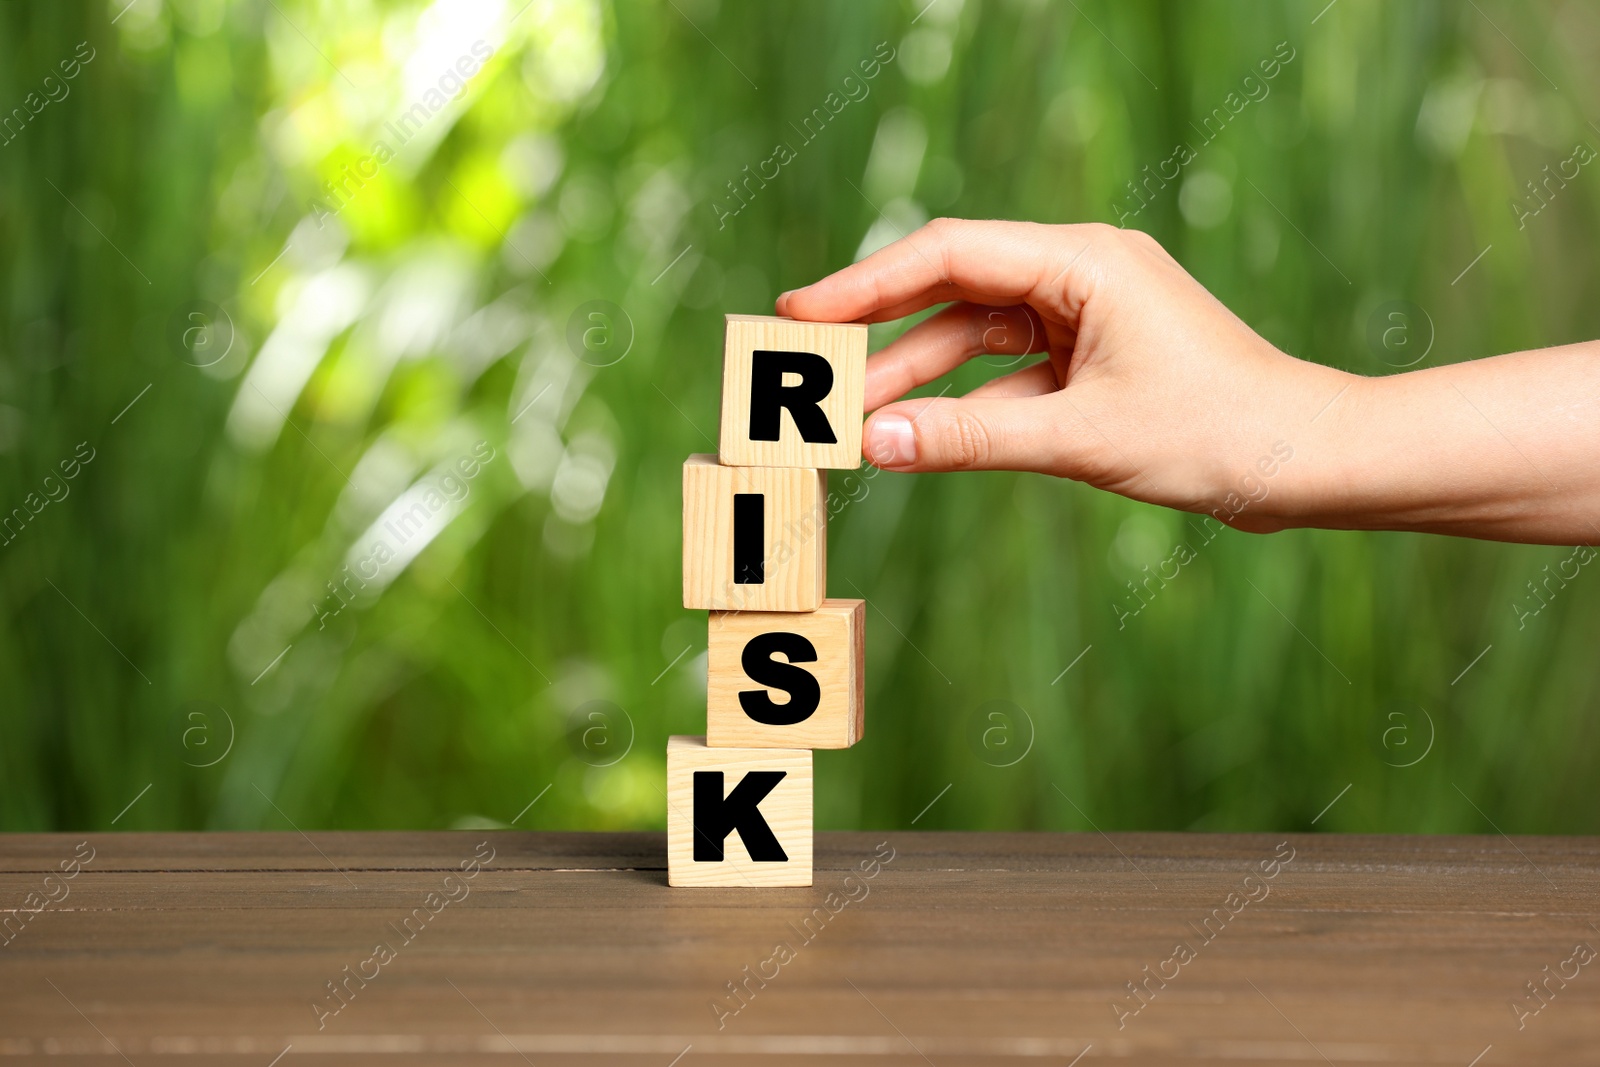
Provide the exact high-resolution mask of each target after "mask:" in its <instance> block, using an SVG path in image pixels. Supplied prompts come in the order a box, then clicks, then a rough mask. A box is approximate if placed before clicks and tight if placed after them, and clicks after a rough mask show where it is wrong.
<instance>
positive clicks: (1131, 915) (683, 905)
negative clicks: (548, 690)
mask: <svg viewBox="0 0 1600 1067" xmlns="http://www.w3.org/2000/svg"><path fill="white" fill-rule="evenodd" d="M1285 840H1286V841H1287V843H1286V844H1280V843H1281V842H1285ZM80 842H87V843H86V844H83V845H80ZM817 845H818V849H817V865H816V881H815V885H814V886H813V888H811V889H765V890H714V889H677V890H673V889H668V888H667V887H666V876H665V871H664V870H663V866H664V858H665V841H664V837H663V835H661V834H652V833H632V834H587V833H582V834H580V833H567V834H560V833H516V832H509V833H508V832H476V833H475V832H465V833H456V832H451V833H315V834H308V835H302V834H296V833H253V834H104V833H91V834H84V835H58V834H50V835H0V908H3V909H6V910H0V924H3V925H4V927H5V936H7V937H9V938H10V940H9V942H7V943H6V944H4V946H3V947H0V1061H3V1062H16V1061H19V1060H25V1059H39V1060H40V1061H41V1062H45V1061H47V1062H51V1063H91V1062H92V1063H122V1062H124V1061H126V1062H129V1063H133V1064H137V1065H139V1067H144V1065H146V1064H161V1063H182V1064H200V1063H219V1064H221V1063H227V1064H251V1065H255V1067H268V1065H269V1064H271V1063H273V1062H277V1063H278V1064H281V1065H282V1067H295V1065H296V1064H300V1063H313V1062H317V1063H326V1064H354V1063H359V1062H364V1061H368V1060H378V1059H386V1060H390V1061H395V1062H408V1063H415V1064H424V1063H426V1064H454V1063H466V1062H468V1061H475V1062H478V1061H493V1062H495V1063H499V1064H511V1063H517V1064H520V1063H523V1062H527V1063H531V1064H539V1065H541V1067H544V1065H551V1064H563V1063H569V1062H578V1061H580V1060H583V1061H585V1062H604V1063H617V1064H650V1065H653V1067H669V1065H671V1064H674V1063H679V1064H682V1065H683V1067H693V1065H694V1064H696V1063H710V1062H716V1063H739V1062H760V1063H763V1064H787V1063H794V1064H800V1063H806V1064H821V1063H826V1064H844V1063H852V1062H859V1063H871V1064H895V1063H903V1064H922V1063H934V1064H938V1065H940V1067H944V1065H947V1064H976V1063H1053V1064H1060V1065H1062V1067H1066V1065H1068V1064H1071V1063H1073V1062H1075V1060H1076V1061H1077V1062H1080V1063H1082V1064H1085V1065H1087V1064H1089V1063H1092V1062H1093V1061H1094V1060H1096V1059H1118V1060H1121V1061H1123V1062H1127V1063H1152V1064H1153V1063H1171V1062H1177V1061H1189V1060H1195V1061H1206V1062H1212V1063H1251V1064H1259V1063H1291V1062H1304V1063H1318V1064H1320V1063H1323V1062H1329V1063H1419V1064H1420V1063H1452V1064H1459V1065H1461V1067H1467V1065H1468V1064H1471V1063H1474V1062H1476V1063H1477V1064H1479V1065H1480V1067H1498V1065H1501V1064H1508V1063H1562V1064H1573V1063H1600V960H1589V959H1588V957H1589V956H1592V954H1593V950H1594V949H1600V926H1597V925H1596V924H1597V923H1600V841H1597V840H1594V839H1573V838H1516V839H1509V838H1504V837H1346V836H1332V835H1293V836H1289V837H1288V838H1287V839H1285V838H1284V837H1283V836H1281V835H1271V836H1268V835H1215V834H1112V835H1109V836H1102V835H1097V834H967V833H963V834H941V833H905V832H901V831H885V832H882V833H826V834H821V835H819V837H818V842H817ZM75 851H76V852H77V854H78V856H79V860H78V861H77V862H76V865H74V861H73V856H74V853H75ZM91 854H92V858H90V859H88V860H87V861H86V862H85V861H84V860H83V857H85V856H89V855H91ZM475 855H476V856H477V857H478V859H477V860H475V859H474V856H475ZM1275 857H1276V860H1275ZM1289 857H1292V858H1289ZM64 863H65V865H66V870H67V871H69V872H71V871H75V872H76V873H75V876H74V877H72V878H70V879H67V878H65V876H64V873H63V871H62V867H63V864H64ZM863 864H865V869H863ZM49 872H55V874H54V875H53V876H52V877H51V878H50V879H49V880H47V878H46V876H47V874H48V873H49ZM1247 876H1248V878H1247ZM30 894H34V895H33V896H30ZM430 894H432V895H431V896H430ZM830 894H832V896H831V897H830ZM51 896H54V897H55V898H56V899H55V901H54V902H51V903H48V904H47V906H45V907H43V909H42V910H33V909H37V908H38V906H39V904H40V902H41V901H44V900H49V898H50V897H51ZM808 918H809V924H808V922H807V920H808ZM408 919H409V923H408V921H407V920H408ZM1180 942H1181V943H1183V944H1184V945H1185V946H1186V947H1187V949H1188V952H1187V954H1185V953H1182V952H1180V953H1176V954H1175V952H1174V950H1175V948H1176V947H1177V946H1178V944H1179V943H1180ZM380 943H381V944H382V945H384V946H386V947H387V949H388V952H387V954H385V953H375V951H374V950H375V948H377V947H378V946H379V945H380ZM780 944H782V945H785V946H787V948H788V952H783V951H777V952H775V948H777V946H779V945H780ZM1580 945H1582V946H1585V948H1584V949H1582V950H1579V951H1577V952H1576V954H1575V946H1580ZM1580 960H1581V961H1583V962H1579V961H1580ZM747 967H748V968H749V970H746V968H747ZM1147 967H1148V968H1149V969H1148V970H1146V968H1147ZM1546 967H1548V968H1549V970H1546V969H1545V968H1546ZM346 968H349V969H348V970H347V969H346ZM1562 971H1565V972H1566V974H1567V975H1568V977H1566V978H1562V977H1561V976H1560V974H1561V972H1562ZM1530 981H1543V982H1544V983H1545V985H1544V986H1543V987H1542V999H1535V998H1534V997H1533V996H1532V995H1531V994H1529V993H1528V990H1527V988H1526V986H1525V983H1527V982H1530ZM1130 982H1132V983H1135V984H1139V983H1143V984H1142V986H1141V992H1140V993H1139V994H1138V995H1135V994H1134V993H1133V992H1130V988H1129V986H1128V983H1130ZM329 983H338V984H339V994H338V995H337V996H335V995H334V994H333V993H332V992H330V989H331V988H332V987H331V986H330V984H329ZM729 983H734V984H735V987H738V988H739V991H740V993H741V994H742V995H741V996H739V997H735V996H734V995H732V994H731V993H730V985H729ZM741 983H742V986H741V985H740V984H741ZM718 1005H720V1007H718ZM1516 1005H1520V1006H1521V1010H1522V1011H1524V1012H1527V1013H1528V1014H1525V1015H1523V1016H1522V1017H1521V1018H1520V1019H1519V1017H1518V1014H1517V1008H1516V1007H1514V1006H1516ZM1536 1008H1537V1009H1538V1010H1537V1012H1535V1011H1534V1009H1536ZM1136 1009H1137V1010H1136ZM719 1024H720V1025H719ZM1519 1024H1520V1028H1519ZM319 1026H320V1028H319ZM285 1050H287V1052H286V1053H285ZM280 1054H283V1058H282V1059H279V1060H277V1061H274V1057H278V1056H280ZM680 1056H681V1059H680V1058H678V1057H680ZM1080 1056H1081V1057H1082V1059H1081V1060H1077V1059H1076V1058H1077V1057H1080ZM1475 1057H1481V1058H1478V1059H1476V1060H1475Z"/></svg>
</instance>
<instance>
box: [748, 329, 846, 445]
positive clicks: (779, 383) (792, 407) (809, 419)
mask: <svg viewBox="0 0 1600 1067" xmlns="http://www.w3.org/2000/svg"><path fill="white" fill-rule="evenodd" d="M785 374H795V375H798V376H799V377H800V381H799V382H798V383H797V384H795V385H784V384H783V376H784V375H785ZM832 391H833V365H832V364H830V363H829V362H828V361H827V360H826V359H823V358H822V357H821V356H820V355H818V354H817V353H815V352H770V351H767V350H765V349H756V350H755V351H754V352H752V353H750V440H752V441H776V440H778V437H779V430H780V429H781V428H782V425H783V412H784V411H785V410H787V411H788V412H789V417H790V418H792V419H793V420H794V425H795V428H796V429H797V430H799V431H800V439H801V440H802V441H805V442H806V443H807V444H812V445H832V444H838V442H839V439H838V437H836V436H834V432H833V427H832V426H831V425H829V423H828V416H827V414H826V413H825V412H824V411H823V410H822V401H823V400H825V399H827V396H828V394H829V393H830V392H832Z"/></svg>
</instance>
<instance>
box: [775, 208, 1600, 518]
mask: <svg viewBox="0 0 1600 1067" xmlns="http://www.w3.org/2000/svg"><path fill="white" fill-rule="evenodd" d="M952 301H953V303H951V306H949V307H947V308H945V309H944V310H942V311H940V312H939V313H938V314H936V315H934V316H932V317H931V318H929V319H927V320H926V321H924V322H922V323H919V324H918V325H917V326H915V327H913V328H912V329H911V330H908V331H907V332H906V333H905V334H904V335H903V336H901V337H900V338H898V339H897V340H896V341H894V342H893V343H892V344H890V345H889V346H887V347H886V348H885V349H884V350H883V351H881V352H879V353H876V354H875V355H874V356H872V358H871V360H870V361H869V363H868V369H867V408H868V410H872V411H875V413H874V414H873V416H872V417H871V419H869V420H868V423H867V432H866V435H865V438H864V445H863V451H864V453H865V454H866V456H867V458H868V459H870V460H872V461H873V462H874V463H876V464H877V465H878V466H881V467H884V468H885V469H888V470H899V471H941V470H984V469H1001V470H1029V471H1039V472H1042V473H1047V474H1054V475H1058V476H1060V477H1065V478H1073V479H1076V480H1078V481H1084V482H1088V483H1089V484H1091V485H1095V486H1098V487H1100V488H1102V489H1107V490H1110V491H1112V492H1116V493H1121V494H1123V495H1125V496H1129V497H1133V498H1135V499H1138V500H1144V501H1148V502H1151V503H1156V504H1164V505H1167V506H1169V507H1175V508H1180V509H1182V510H1185V511H1192V512H1197V513H1202V514H1210V515H1212V516H1214V517H1215V518H1216V519H1218V520H1219V521H1222V522H1226V523H1228V524H1229V525H1231V526H1235V527H1238V528H1239V529H1244V530H1254V531H1261V532H1265V531H1271V530H1278V529H1284V528H1286V527H1292V526H1320V527H1330V528H1337V529H1393V530H1421V531H1432V532H1438V533H1450V534H1458V535H1462V536H1469V537H1482V538H1492V539H1497V540H1505V541H1527V542H1536V543H1549V544H1596V543H1600V342H1594V343H1588V344H1581V345H1570V346H1567V347H1564V348H1553V349H1546V350H1542V351H1536V352H1522V353H1516V354H1514V355H1507V356H1497V357H1494V358H1491V359H1481V360H1476V361H1473V362H1469V363H1461V364H1456V365H1453V366H1446V367H1437V368H1431V369H1427V370H1421V371H1413V372H1409V373H1404V374H1396V375H1393V376H1390V377H1386V378H1363V377H1360V376H1357V375H1352V374H1347V373H1344V372H1342V371H1337V370H1333V369H1331V368H1328V367H1323V366H1320V365H1318V364H1314V363H1308V362H1305V361H1303V360H1299V359H1295V358H1293V357H1291V356H1288V355H1286V354H1284V353H1282V352H1280V351H1278V350H1277V349H1276V348H1274V347H1273V346H1272V345H1270V344H1268V343H1267V342H1266V341H1264V340H1263V339H1262V338H1261V337H1260V336H1259V335H1257V334H1256V333H1255V332H1254V331H1252V330H1251V329H1250V328H1249V327H1248V326H1246V325H1245V324H1244V323H1243V322H1241V321H1240V320H1239V319H1238V318H1237V317H1236V316H1234V315H1233V314H1232V313H1231V312H1230V311H1228V309H1227V308H1225V307H1223V306H1222V304H1220V303H1219V302H1218V301H1217V300H1216V299H1215V298H1214V297H1212V296H1211V295H1210V294H1209V293H1208V292H1206V290H1205V289H1204V288H1203V287H1201V286H1200V285H1199V284H1198V283H1197V282H1196V281H1195V280H1194V279H1193V278H1191V277H1190V276H1189V275H1188V273H1186V272H1185V271H1184V270H1183V268H1182V267H1181V266H1179V265H1178V264H1177V262H1176V261H1174V260H1173V259H1172V258H1171V257H1170V256H1169V255H1167V254H1166V252H1165V251H1164V250H1162V249H1161V247H1160V246H1159V245H1158V244H1157V243H1156V242H1155V241H1154V240H1152V239H1150V238H1149V237H1148V236H1146V235H1145V234H1142V233H1139V232H1138V231H1132V230H1119V229H1116V228H1114V227H1109V226H1101V225H1082V226H1043V225H1036V224H1032V223H1020V222H962V221H956V220H947V219H941V220H937V221H935V222H933V223H930V224H929V225H928V226H926V227H923V228H922V229H921V230H918V231H917V232H916V233H914V234H912V235H911V236H910V237H908V238H906V239H905V240H902V241H898V242H896V243H895V244H893V245H890V246H889V247H888V248H885V249H883V250H882V251H879V252H877V253H875V254H874V255H872V256H870V257H868V258H867V259H865V260H863V261H862V262H860V263H857V264H854V265H853V266H850V267H847V268H845V269H844V270H842V271H839V272H838V273H836V274H833V275H830V276H829V277H827V278H824V279H822V280H821V281H819V282H817V283H816V284H815V285H811V286H807V287H806V288H804V289H798V290H795V291H793V292H790V293H785V294H784V295H783V296H782V297H780V298H779V300H778V312H779V314H784V315H791V316H793V317H795V318H800V319H812V320H818V321H830V320H831V321H864V322H879V321H884V320H888V319H894V318H899V317H902V316H904V315H909V314H912V313H914V312H917V311H921V310H923V309H925V308H928V307H931V306H933V305H935V304H941V303H947V302H952ZM994 353H1011V354H1018V355H1020V354H1026V353H1044V354H1045V356H1046V358H1045V359H1043V360H1040V361H1038V362H1035V363H1033V364H1031V365H1029V366H1026V367H1024V368H1022V369H1021V370H1018V371H1014V372H1012V373H1011V374H1008V375H1006V376H1004V377H1002V378H998V379H996V380H994V381H992V382H989V383H987V384H985V385H983V386H982V387H980V388H979V389H977V390H975V391H974V392H973V393H972V394H970V395H968V396H965V397H948V398H941V399H925V400H910V401H900V400H899V399H898V398H899V397H901V396H903V395H904V394H905V393H906V392H907V391H909V390H910V389H912V388H915V387H916V386H919V385H922V384H925V383H926V382H929V381H932V380H933V379H935V378H937V377H939V376H941V375H943V374H944V373H946V372H948V371H949V370H951V369H952V368H954V367H955V366H957V365H959V364H960V363H961V362H963V361H964V360H966V359H970V358H972V357H974V356H978V355H984V354H994Z"/></svg>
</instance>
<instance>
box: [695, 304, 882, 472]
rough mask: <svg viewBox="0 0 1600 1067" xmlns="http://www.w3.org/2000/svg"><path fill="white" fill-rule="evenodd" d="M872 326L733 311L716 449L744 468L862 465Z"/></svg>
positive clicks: (726, 340)
mask: <svg viewBox="0 0 1600 1067" xmlns="http://www.w3.org/2000/svg"><path fill="white" fill-rule="evenodd" d="M866 382H867V328H866V327H865V326H863V325H860V324H857V323H838V322H797V321H796V320H794V319H782V318H774V317H772V316H768V315H729V316H727V326H726V332H725V334H724V340H723V353H722V434H721V439H720V440H719V441H718V444H717V456H718V458H719V459H721V461H722V462H723V463H727V464H730V465H732V466H738V467H823V468H833V469H835V470H854V469H855V468H856V467H859V466H860V465H861V419H862V403H863V399H862V398H863V394H864V393H865V391H866Z"/></svg>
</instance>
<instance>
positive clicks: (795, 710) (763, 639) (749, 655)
mask: <svg viewBox="0 0 1600 1067" xmlns="http://www.w3.org/2000/svg"><path fill="white" fill-rule="evenodd" d="M777 653H782V654H783V655H784V656H786V657H787V658H788V660H789V662H788V663H785V662H783V660H779V659H773V656H774V655H775V654H777ZM816 661H817V649H816V646H815V645H813V644H812V643H811V642H810V641H807V640H806V639H805V638H804V637H802V636H801V635H800V634H795V633H788V632H785V631H782V630H779V631H775V632H773V633H767V634H757V635H756V636H755V637H752V638H751V639H750V640H749V641H748V642H747V643H746V644H745V646H744V655H743V656H742V657H741V658H740V663H741V664H742V665H743V667H744V673H745V674H747V675H749V677H750V680H751V681H752V682H756V683H758V684H760V685H764V686H768V687H769V688H772V689H782V690H783V691H784V692H786V693H788V694H789V699H788V701H787V702H785V703H783V704H779V703H776V702H775V701H774V700H773V699H772V697H770V696H768V695H767V693H766V691H765V690H762V689H750V690H745V691H744V692H741V693H740V694H739V706H740V707H742V708H744V713H745V714H746V715H748V716H750V717H751V718H752V719H754V720H755V721H756V722H759V723H762V724H763V725H766V726H793V725H795V724H796V723H801V722H805V721H806V720H807V719H809V718H811V713H812V712H814V711H816V710H817V705H818V704H820V703H821V702H822V687H821V686H819V685H818V684H817V679H816V676H815V675H813V674H812V673H811V672H810V671H808V670H806V669H805V668H804V667H797V666H795V664H797V663H815V662H816Z"/></svg>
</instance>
